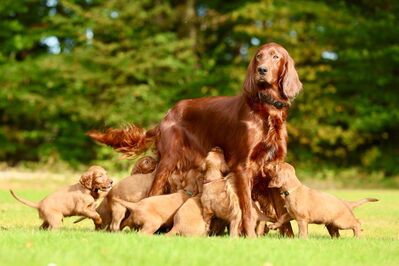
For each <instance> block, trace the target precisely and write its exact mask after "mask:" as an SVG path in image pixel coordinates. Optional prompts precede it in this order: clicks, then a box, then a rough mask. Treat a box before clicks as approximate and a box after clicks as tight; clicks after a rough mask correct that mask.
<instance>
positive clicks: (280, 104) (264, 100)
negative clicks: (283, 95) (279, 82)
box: [256, 92, 290, 109]
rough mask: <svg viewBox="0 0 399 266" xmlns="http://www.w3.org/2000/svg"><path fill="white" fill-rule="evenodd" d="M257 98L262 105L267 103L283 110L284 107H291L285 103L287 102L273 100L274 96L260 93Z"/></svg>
mask: <svg viewBox="0 0 399 266" xmlns="http://www.w3.org/2000/svg"><path fill="white" fill-rule="evenodd" d="M257 96H258V97H256V99H257V100H258V101H259V102H260V103H267V104H270V105H273V106H274V107H276V108H277V109H282V108H284V107H289V106H290V104H289V103H285V102H281V101H277V100H275V99H273V98H272V96H271V95H269V94H263V93H261V92H258V95H257Z"/></svg>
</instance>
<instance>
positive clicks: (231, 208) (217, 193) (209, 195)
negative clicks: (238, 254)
mask: <svg viewBox="0 0 399 266" xmlns="http://www.w3.org/2000/svg"><path fill="white" fill-rule="evenodd" d="M202 169H203V170H204V169H205V175H204V184H203V187H202V196H201V203H202V208H203V217H204V220H205V223H206V225H207V230H209V225H210V221H211V219H212V218H213V216H216V217H218V218H221V219H223V220H225V221H228V222H229V229H230V236H232V237H237V236H238V235H239V227H240V225H241V209H240V205H239V200H238V196H237V192H236V187H235V183H234V180H235V176H234V174H233V173H230V174H229V175H227V176H226V177H223V175H224V174H226V173H227V172H228V171H229V168H228V166H227V164H226V161H225V159H224V154H223V150H221V149H220V148H218V147H215V148H213V149H211V151H210V152H209V153H208V155H207V157H206V158H205V162H204V165H203V166H202ZM252 208H253V211H252V213H253V215H254V216H253V217H252V219H253V220H254V221H273V218H272V217H268V216H266V215H264V214H263V213H262V212H261V211H260V210H259V208H258V207H257V206H256V205H255V203H254V202H253V201H252Z"/></svg>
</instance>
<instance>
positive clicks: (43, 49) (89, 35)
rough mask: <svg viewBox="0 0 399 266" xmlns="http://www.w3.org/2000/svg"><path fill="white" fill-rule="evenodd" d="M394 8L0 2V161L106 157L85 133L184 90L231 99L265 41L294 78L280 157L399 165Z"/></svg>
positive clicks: (135, 117) (284, 1)
mask: <svg viewBox="0 0 399 266" xmlns="http://www.w3.org/2000/svg"><path fill="white" fill-rule="evenodd" d="M398 13H399V5H398V3H397V1H391V0H384V1H380V2H378V3H375V1H368V0H357V1H343V0H341V1H304V0H300V1H288V0H279V1H272V0H262V1H245V0H240V1H229V2H226V1H207V0H202V1H201V0H197V1H195V0H185V1H173V0H169V1H158V0H142V1H121V0H110V1H100V0H95V1H94V0H91V1H87V0H86V1H83V0H62V1H56V0H47V1H37V0H36V1H35V0H30V1H12V0H5V1H3V2H2V3H1V4H0V18H1V19H0V26H1V31H0V73H1V75H0V99H1V100H0V120H1V123H2V126H1V128H0V143H1V144H2V147H3V148H2V149H1V150H0V160H2V161H6V162H7V163H9V164H11V165H14V164H17V163H19V162H23V161H42V162H50V163H51V162H57V161H66V162H68V163H70V164H71V165H75V166H78V165H79V164H82V163H83V164H86V163H88V162H90V161H92V160H99V159H103V160H104V159H106V158H109V154H110V152H108V151H106V149H105V148H103V147H99V146H97V145H95V144H94V143H92V142H91V141H90V140H89V139H88V138H87V137H86V136H85V134H84V133H85V131H87V130H89V129H92V128H100V129H101V128H105V127H108V126H120V125H122V124H124V123H129V122H135V123H137V124H139V125H142V126H151V125H153V124H155V123H156V122H157V121H159V120H160V119H161V118H162V116H163V114H164V113H165V112H166V110H167V109H168V108H170V107H171V106H172V105H173V104H174V103H175V102H177V101H178V100H180V99H183V98H193V97H202V96H208V95H233V94H237V93H239V92H240V90H241V83H242V81H243V78H244V75H245V70H246V65H247V64H248V61H249V58H250V57H251V56H252V55H253V54H254V53H255V51H256V49H257V47H258V46H259V45H260V44H262V43H265V42H271V41H274V42H277V43H280V44H282V45H283V46H284V47H286V48H287V50H288V51H289V52H290V54H291V55H292V57H293V58H294V59H295V61H296V66H297V70H298V71H299V74H300V78H301V80H302V82H303V84H304V91H303V93H302V94H301V95H300V96H299V97H298V98H297V100H296V102H295V105H294V108H293V109H292V110H291V111H290V116H289V138H290V142H289V160H290V161H294V162H300V163H301V164H303V165H306V166H308V167H310V168H311V167H314V168H315V169H317V168H318V167H319V165H320V164H324V165H328V166H339V167H348V166H357V167H362V168H364V169H367V170H373V171H374V170H377V171H383V172H384V173H385V174H386V175H388V176H389V175H395V174H398V173H399V168H398V167H397V165H398V163H399V150H398V148H397V147H398V144H399V139H398V137H397V136H396V132H397V131H398V130H399V127H398V125H399V107H398V106H399V94H398V93H397V89H398V83H399V82H398V79H399V75H398V74H399V72H398V71H399V70H398V69H399V68H398V65H399V64H398V63H399V42H398V36H399V28H398V27H397V25H398V17H397V14H398Z"/></svg>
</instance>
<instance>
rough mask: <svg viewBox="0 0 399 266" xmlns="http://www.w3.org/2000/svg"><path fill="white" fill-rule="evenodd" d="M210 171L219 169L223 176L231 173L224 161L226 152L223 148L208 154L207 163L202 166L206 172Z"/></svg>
mask: <svg viewBox="0 0 399 266" xmlns="http://www.w3.org/2000/svg"><path fill="white" fill-rule="evenodd" d="M208 169H219V170H220V171H221V172H222V174H223V175H225V174H227V173H228V172H229V171H230V169H229V167H228V166H227V164H226V161H225V159H224V152H223V150H222V149H221V148H219V147H214V148H212V149H211V150H210V151H209V152H208V154H207V156H206V158H205V162H204V163H203V164H202V166H201V170H202V171H206V170H208Z"/></svg>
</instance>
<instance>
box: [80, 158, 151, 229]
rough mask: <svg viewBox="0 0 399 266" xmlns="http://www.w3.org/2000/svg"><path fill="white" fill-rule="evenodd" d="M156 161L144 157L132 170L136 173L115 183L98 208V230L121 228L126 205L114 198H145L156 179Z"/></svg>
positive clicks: (129, 199) (136, 199)
mask: <svg viewBox="0 0 399 266" xmlns="http://www.w3.org/2000/svg"><path fill="white" fill-rule="evenodd" d="M154 162H156V160H155V159H154V158H152V157H150V156H145V157H142V158H141V159H139V160H138V161H137V162H136V164H135V165H134V167H133V170H132V172H135V173H136V174H132V175H131V176H128V177H126V178H124V179H122V180H121V181H119V182H118V183H117V184H116V185H114V187H113V188H112V189H111V191H110V192H109V193H108V194H107V196H106V197H105V198H104V200H103V201H102V202H101V204H100V205H99V206H98V207H97V209H96V211H97V212H98V214H100V216H101V219H102V223H101V224H96V230H100V229H107V230H111V231H119V230H120V224H121V222H122V220H123V219H124V218H125V215H126V207H124V206H122V205H121V204H119V203H117V202H115V201H114V200H113V198H114V197H117V198H121V199H123V200H127V201H131V202H138V201H140V200H141V199H143V198H145V197H146V195H147V193H148V190H149V188H150V186H151V184H152V181H153V180H154V175H153V173H151V172H153V171H154V170H155V168H156V164H154ZM140 171H143V173H139V172H140ZM147 172H149V173H147ZM84 219H85V217H83V218H80V219H78V220H76V221H75V223H78V222H80V221H82V220H84Z"/></svg>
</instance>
